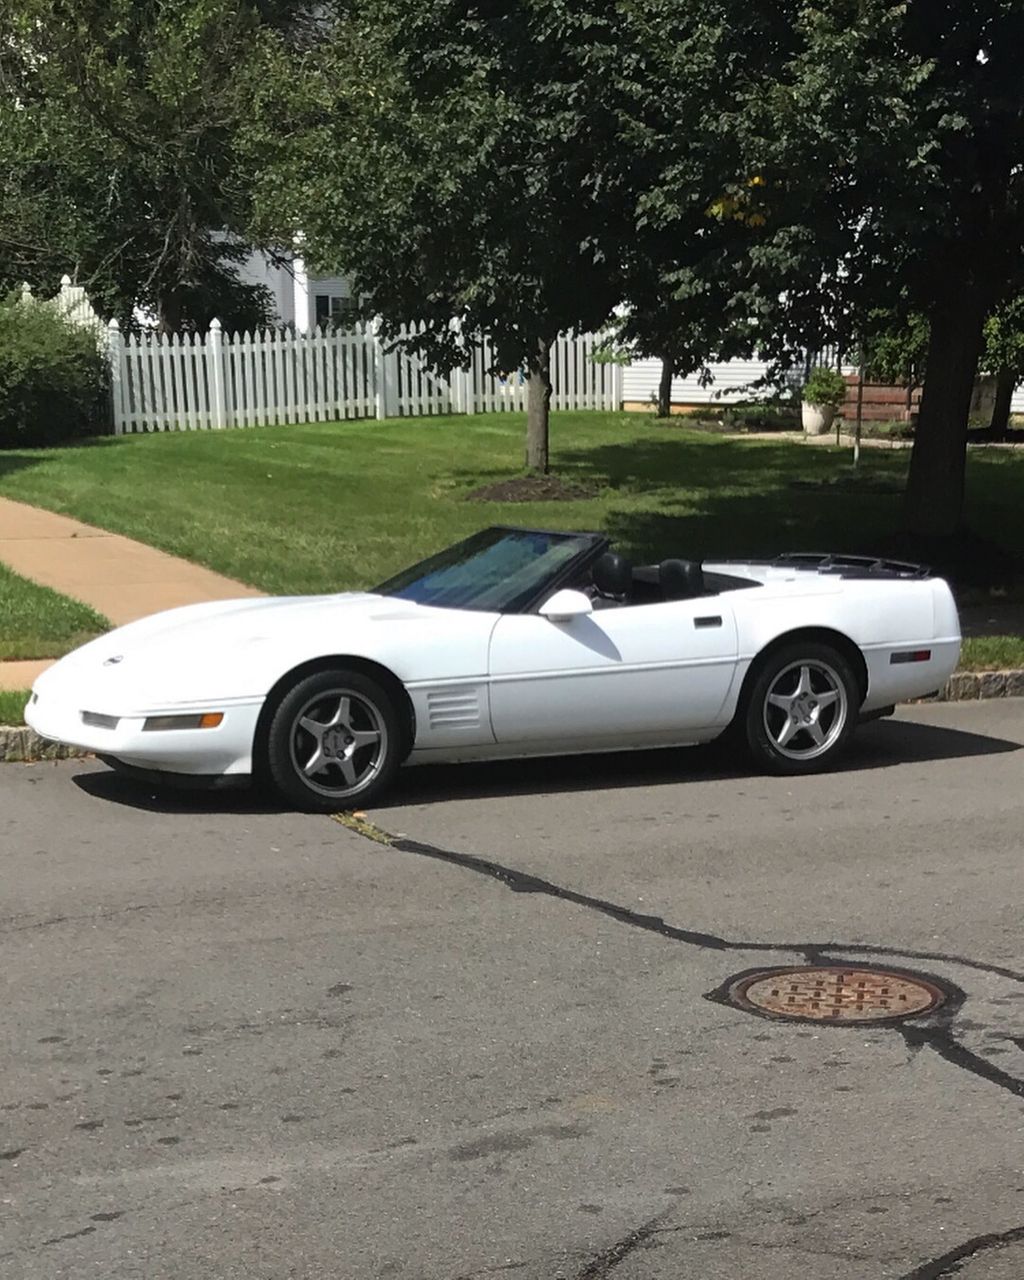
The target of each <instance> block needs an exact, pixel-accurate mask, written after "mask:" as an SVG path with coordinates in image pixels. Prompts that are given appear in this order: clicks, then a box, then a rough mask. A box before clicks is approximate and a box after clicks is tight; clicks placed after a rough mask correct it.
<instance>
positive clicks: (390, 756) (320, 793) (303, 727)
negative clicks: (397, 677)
mask: <svg viewBox="0 0 1024 1280" xmlns="http://www.w3.org/2000/svg"><path fill="white" fill-rule="evenodd" d="M404 754H405V753H404V751H403V734H402V723H401V718H400V716H399V714H398V711H397V709H396V707H395V704H394V702H393V700H392V698H391V697H390V695H389V694H388V692H387V690H386V689H384V688H383V687H382V686H381V685H380V684H378V682H377V681H376V680H373V679H371V678H370V677H369V676H366V675H363V674H362V672H359V671H348V670H345V669H343V668H332V669H330V670H325V671H317V672H315V673H314V674H312V675H309V676H306V677H305V678H304V679H302V680H300V681H298V683H297V684H295V685H294V686H293V687H292V688H291V689H290V690H288V692H287V693H286V694H285V695H284V696H283V697H282V698H281V700H280V702H279V703H278V705H277V707H276V708H275V710H274V713H273V715H272V716H271V719H270V724H269V727H268V731H267V737H266V772H267V774H268V776H269V778H270V781H271V782H272V783H273V785H274V786H275V787H276V788H277V790H278V791H279V792H280V793H281V795H282V796H284V797H285V799H287V800H288V801H290V802H291V803H292V804H294V805H295V806H296V807H297V808H299V809H304V810H306V811H307V812H313V813H332V812H335V811H336V810H343V809H351V808H353V807H354V806H356V805H366V804H370V803H372V802H373V801H374V800H376V799H378V798H379V797H380V796H381V795H382V794H383V793H384V792H385V791H386V790H387V788H388V787H389V786H390V784H391V782H392V781H393V779H394V776H395V773H396V772H397V770H398V767H399V765H400V764H401V762H402V757H403V755H404Z"/></svg>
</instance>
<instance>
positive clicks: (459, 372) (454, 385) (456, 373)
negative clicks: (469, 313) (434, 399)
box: [448, 316, 469, 413]
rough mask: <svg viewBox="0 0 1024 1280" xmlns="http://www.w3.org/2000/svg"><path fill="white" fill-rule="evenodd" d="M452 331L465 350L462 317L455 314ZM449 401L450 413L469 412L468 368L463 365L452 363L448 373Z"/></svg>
mask: <svg viewBox="0 0 1024 1280" xmlns="http://www.w3.org/2000/svg"><path fill="white" fill-rule="evenodd" d="M452 333H454V334H455V336H456V338H458V340H459V346H460V347H461V348H462V349H463V351H465V348H466V341H465V335H464V334H463V331H462V318H461V316H456V317H455V319H454V320H453V321H452ZM448 386H449V388H450V402H451V411H452V413H469V370H468V369H466V368H465V367H464V366H463V365H461V364H457V365H454V366H453V368H452V370H451V372H450V373H449V375H448Z"/></svg>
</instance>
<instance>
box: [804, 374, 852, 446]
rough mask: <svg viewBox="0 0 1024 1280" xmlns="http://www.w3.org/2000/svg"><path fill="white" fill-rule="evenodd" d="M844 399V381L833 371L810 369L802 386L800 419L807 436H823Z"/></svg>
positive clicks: (841, 376) (840, 375)
mask: <svg viewBox="0 0 1024 1280" xmlns="http://www.w3.org/2000/svg"><path fill="white" fill-rule="evenodd" d="M845 399H846V379H845V378H844V377H843V375H842V374H841V373H838V372H837V371H836V370H835V369H824V368H819V369H812V370H811V374H810V377H809V378H808V379H807V381H806V383H805V384H804V389H803V407H802V409H801V418H802V421H803V426H804V431H805V432H806V433H807V434H808V435H809V436H823V435H824V434H825V432H826V431H827V430H828V429H829V427H831V425H832V419H833V418H834V417H835V416H836V410H837V409H838V408H839V406H840V405H841V404H842V403H843V401H844V400H845Z"/></svg>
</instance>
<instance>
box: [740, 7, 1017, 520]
mask: <svg viewBox="0 0 1024 1280" xmlns="http://www.w3.org/2000/svg"><path fill="white" fill-rule="evenodd" d="M792 33H793V35H794V36H795V37H796V44H795V45H793V44H790V47H789V49H788V51H787V52H785V54H784V56H783V58H782V60H781V65H779V63H775V65H774V66H772V67H771V68H770V70H769V73H768V79H767V82H766V84H765V86H764V91H763V92H762V93H761V94H760V95H759V96H756V97H755V96H750V97H747V98H745V100H744V105H743V107H742V108H741V110H740V113H739V118H738V121H737V128H738V129H739V130H741V131H742V133H743V137H744V149H745V152H746V154H747V156H748V164H749V165H756V166H757V169H756V171H757V172H760V173H764V174H766V175H767V180H768V183H769V188H770V190H771V192H772V199H771V201H770V202H769V206H770V213H769V225H768V232H769V233H768V235H767V236H765V237H764V238H763V239H762V243H761V245H760V246H759V247H758V249H757V251H756V253H755V254H754V259H755V260H754V267H755V275H756V274H757V272H758V270H760V271H761V272H762V273H763V277H764V280H765V281H766V282H768V284H769V286H770V288H771V289H774V290H775V291H776V295H778V293H779V292H780V291H781V290H784V289H785V287H786V285H787V283H788V282H789V281H792V280H793V279H794V277H802V278H803V279H804V280H805V281H812V282H813V281H816V280H824V281H827V288H828V291H829V292H830V294H831V295H832V296H833V297H834V298H836V299H838V300H839V304H840V305H839V306H838V307H836V308H835V309H834V310H833V312H832V314H833V317H834V321H833V328H834V330H835V331H836V333H837V334H838V335H839V336H840V337H842V336H843V329H844V327H845V329H846V331H847V334H848V332H849V328H850V317H851V316H856V315H858V314H860V315H863V314H865V313H866V312H867V311H869V310H871V309H872V308H876V307H886V306H891V305H892V302H893V299H900V300H901V302H902V304H903V305H905V307H906V309H907V310H909V311H917V312H920V313H921V314H922V315H923V316H924V317H925V318H926V320H927V322H928V332H929V348H928V354H927V372H926V376H925V382H924V391H923V396H922V401H921V408H920V416H919V420H918V426H917V431H916V435H915V441H914V449H913V453H912V457H911V466H910V475H909V480H908V488H907V494H906V509H905V517H906V522H907V525H908V528H909V529H910V531H911V532H913V533H914V534H917V535H922V536H926V537H936V536H944V535H951V534H954V533H955V532H956V531H957V529H958V527H959V524H960V520H961V513H962V504H963V493H964V472H965V445H966V441H967V419H968V412H969V408H970V401H971V392H972V387H973V383H974V378H975V374H976V371H977V368H978V363H979V359H980V357H981V354H982V351H983V343H984V326H985V323H986V320H987V319H988V318H989V317H990V316H991V315H993V313H995V312H996V311H997V309H998V308H999V307H1000V306H1001V305H1002V304H1003V303H1004V302H1006V301H1007V300H1008V299H1010V298H1013V297H1015V296H1017V295H1019V294H1020V293H1021V292H1022V291H1024V239H1022V237H1024V216H1022V215H1024V95H1021V93H1020V90H1019V67H1018V60H1017V57H1016V53H1015V51H1016V50H1017V49H1019V48H1020V47H1021V42H1022V39H1024V3H1022V0H977V2H976V3H973V4H970V5H954V4H931V5H927V4H907V5H902V4H897V5H894V4H891V3H889V2H888V0H842V2H840V0H836V2H834V3H828V4H822V5H819V6H816V7H814V8H803V9H800V10H798V11H795V12H794V13H793V16H792ZM766 61H767V62H769V63H771V62H772V61H773V60H772V59H771V58H768V59H767V60H766ZM829 258H831V265H830V264H829ZM762 296H764V297H766V298H768V297H769V296H770V294H768V293H763V294H762ZM787 311H789V312H790V320H789V323H788V325H787V324H783V326H782V327H783V328H786V327H788V328H789V330H790V331H791V332H793V331H795V332H799V331H800V330H801V328H802V327H803V322H802V321H801V320H800V319H799V317H796V316H793V314H792V312H791V309H790V307H789V300H788V299H787V298H783V299H782V302H781V304H780V312H781V313H782V314H783V316H785V313H786V312H787ZM847 349H849V347H847Z"/></svg>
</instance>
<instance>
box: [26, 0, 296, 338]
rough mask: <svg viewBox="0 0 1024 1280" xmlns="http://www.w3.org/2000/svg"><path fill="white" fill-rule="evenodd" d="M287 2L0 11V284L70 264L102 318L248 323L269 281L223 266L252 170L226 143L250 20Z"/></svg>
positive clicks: (261, 305) (93, 3) (233, 245)
mask: <svg viewBox="0 0 1024 1280" xmlns="http://www.w3.org/2000/svg"><path fill="white" fill-rule="evenodd" d="M302 12H303V10H302V9H301V8H300V7H299V6H296V5H295V4H284V3H262V4H261V3H255V2H254V0H10V3H8V4H7V5H5V6H4V8H3V11H2V15H0V80H2V89H3V93H2V97H0V173H2V175H3V176H2V177H0V256H2V260H3V267H2V275H3V277H4V281H3V282H4V283H6V284H8V285H10V284H14V283H17V282H18V281H20V280H22V279H28V280H29V281H30V282H32V283H34V284H36V285H37V286H38V288H39V290H40V291H45V290H46V289H52V288H53V287H55V285H56V281H57V280H58V279H59V277H60V275H61V274H62V273H63V272H65V271H67V272H69V273H70V274H72V275H73V276H75V277H76V278H77V279H78V281H79V282H80V283H83V284H85V285H87V286H88V288H89V290H90V293H91V294H92V295H93V296H94V297H95V299H96V301H97V303H98V305H99V306H100V308H101V309H102V310H104V311H105V312H106V313H107V314H110V315H117V316H118V317H119V318H120V319H122V321H125V320H130V317H131V314H132V311H133V309H134V307H135V306H137V305H138V306H142V307H144V308H146V309H148V310H150V311H151V312H153V313H155V314H156V315H157V316H158V317H159V318H160V320H161V322H162V323H163V324H164V325H165V326H167V327H168V328H177V327H179V326H180V325H183V324H197V325H205V324H206V323H207V322H208V321H209V319H210V318H212V315H213V314H215V313H219V314H220V316H221V318H222V319H223V320H224V321H225V322H226V323H229V324H233V323H251V322H253V321H256V320H258V319H260V318H261V317H262V315H263V314H264V312H265V310H266V304H267V301H268V299H267V296H266V294H265V291H262V290H259V289H254V288H252V287H247V286H244V285H242V284H241V283H240V281H239V279H238V276H237V274H236V272H235V270H234V266H235V264H236V263H238V262H239V261H241V260H242V259H243V258H244V257H245V255H246V253H247V249H246V248H245V247H244V246H243V245H242V244H241V243H240V242H239V241H238V240H237V239H235V238H233V237H234V236H236V235H237V233H239V232H241V231H242V230H243V229H244V227H245V224H246V221H247V217H248V209H249V175H248V174H247V173H246V171H245V170H244V168H243V167H242V166H241V165H240V164H239V161H238V156H237V153H236V150H235V147H234V139H235V135H236V132H237V129H238V125H239V121H240V119H241V118H242V117H243V116H244V114H245V112H246V109H247V104H246V100H245V96H244V92H243V90H242V87H241V86H242V83H243V80H244V77H243V75H242V70H243V69H244V66H245V64H246V61H247V59H248V58H249V57H251V56H252V52H253V49H254V42H255V39H256V36H257V34H258V32H259V31H260V29H262V28H266V27H271V28H274V29H280V30H282V31H288V32H291V31H293V30H299V29H300V25H301V24H299V26H297V25H296V22H297V16H298V15H301V13H302Z"/></svg>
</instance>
